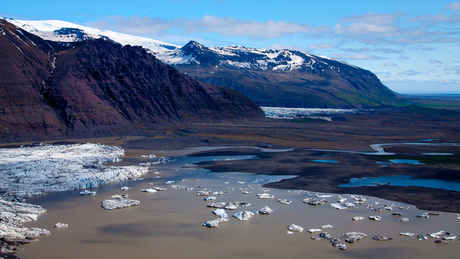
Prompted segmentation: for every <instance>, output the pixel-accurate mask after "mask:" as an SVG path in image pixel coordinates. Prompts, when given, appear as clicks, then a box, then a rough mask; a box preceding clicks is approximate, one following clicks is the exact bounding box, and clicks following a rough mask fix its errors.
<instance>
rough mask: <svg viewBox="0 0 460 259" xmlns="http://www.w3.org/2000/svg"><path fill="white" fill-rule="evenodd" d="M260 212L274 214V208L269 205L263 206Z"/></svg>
mask: <svg viewBox="0 0 460 259" xmlns="http://www.w3.org/2000/svg"><path fill="white" fill-rule="evenodd" d="M258 213H259V214H272V213H273V210H272V209H271V208H270V207H268V206H265V207H263V208H261V209H260V210H259V211H258Z"/></svg>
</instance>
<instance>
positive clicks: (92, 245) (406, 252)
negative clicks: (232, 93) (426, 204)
mask: <svg viewBox="0 0 460 259" xmlns="http://www.w3.org/2000/svg"><path fill="white" fill-rule="evenodd" d="M99 142H101V143H102V141H99ZM104 142H106V143H111V142H108V141H104ZM112 143H113V144H116V143H115V142H112ZM187 152H191V150H182V151H165V152H162V151H155V150H152V151H145V150H126V156H125V157H124V158H123V161H122V162H120V163H119V164H118V165H127V164H133V163H140V162H149V161H151V159H149V158H143V157H141V155H148V154H155V155H156V156H157V157H161V156H167V157H176V158H177V160H175V161H172V162H170V163H167V164H165V165H155V166H152V167H151V169H152V172H153V171H158V172H160V174H159V176H160V177H161V178H156V176H157V175H154V174H153V173H149V174H148V175H145V177H144V179H143V180H138V181H129V182H123V183H115V184H109V185H104V186H101V187H99V188H97V189H94V190H95V191H97V194H96V195H95V196H80V195H78V193H79V191H68V192H61V193H51V194H48V195H45V196H42V197H34V198H30V199H28V200H27V202H28V203H32V204H39V205H41V206H43V207H44V208H46V209H47V210H48V211H47V212H46V213H45V214H43V215H42V216H40V217H39V219H38V221H35V222H30V223H27V224H25V225H26V226H28V227H40V228H45V229H48V230H50V231H51V233H52V234H51V235H50V236H43V237H41V238H40V241H39V242H36V243H33V244H28V245H25V246H22V247H21V248H22V249H23V250H22V251H20V252H19V253H18V256H19V257H21V258H23V259H40V258H47V259H50V258H69V259H72V258H78V259H80V258H214V257H218V258H305V257H308V258H435V257H439V256H442V257H446V258H457V256H458V254H459V253H460V241H459V240H458V237H457V238H456V239H455V240H451V241H449V242H450V244H447V245H442V244H436V243H434V240H435V239H433V238H430V237H428V240H423V241H419V240H418V239H417V237H416V235H417V234H427V233H433V232H437V231H440V230H445V231H449V232H451V233H452V234H453V235H457V236H458V235H460V220H458V219H457V218H456V215H455V214H452V213H440V215H439V216H430V218H417V217H416V214H421V213H424V212H425V211H420V210H418V209H416V208H415V207H414V206H411V205H407V204H401V203H396V204H397V205H398V207H399V206H400V207H404V210H401V209H399V208H396V209H394V210H393V211H388V210H383V211H381V212H373V211H371V210H370V209H369V208H367V205H368V204H372V205H374V206H382V205H383V204H385V203H393V202H391V201H386V200H382V199H376V198H374V197H369V201H367V202H366V203H365V204H364V205H361V206H359V208H357V209H348V210H336V209H334V208H332V207H331V206H330V204H331V203H334V202H336V201H337V196H333V197H330V198H327V199H328V200H329V203H328V204H325V205H321V206H311V205H307V204H304V203H303V202H302V200H303V199H305V198H308V197H310V194H311V193H309V192H305V191H296V190H276V189H267V188H263V187H262V184H263V183H264V182H266V181H271V180H274V179H275V178H276V177H273V176H264V175H252V174H242V173H237V172H234V173H210V172H208V171H206V170H202V169H196V168H193V167H190V166H189V165H190V164H192V163H194V162H196V161H207V160H212V159H224V158H222V157H206V158H197V157H193V158H190V157H186V156H185V154H186V153H187ZM228 162H229V163H231V159H230V160H229V161H228ZM167 181H175V182H174V184H180V185H184V186H185V187H193V188H194V189H193V190H192V191H186V190H185V189H171V187H170V185H168V184H166V182H167ZM148 183H154V186H161V187H167V188H168V189H167V191H164V192H157V193H142V192H140V190H141V189H144V188H150V187H151V185H149V184H148ZM122 186H129V187H130V188H131V189H130V190H128V191H121V190H120V187H122ZM200 187H201V188H200ZM202 188H208V189H209V190H211V191H224V192H225V193H224V194H223V195H213V196H216V198H217V199H216V201H215V202H219V201H229V202H234V201H245V202H249V203H251V204H252V205H251V206H250V207H246V208H239V209H237V210H234V211H227V214H228V215H229V217H230V218H231V219H230V222H228V223H224V224H220V227H219V228H215V229H210V228H207V227H204V226H202V225H203V223H205V222H206V221H208V220H212V219H215V218H216V216H215V215H214V214H212V212H211V211H212V210H213V209H211V208H207V207H206V204H207V203H208V202H214V201H204V200H203V198H204V197H202V196H197V195H196V191H197V190H200V189H202ZM232 188H233V189H232ZM242 190H248V191H252V194H243V192H242ZM263 190H265V191H269V193H270V194H272V195H274V196H275V199H269V200H267V199H258V197H257V196H256V194H258V193H262V192H263ZM122 193H123V194H125V193H126V194H129V197H130V198H133V199H136V200H139V201H140V202H141V204H140V205H139V206H136V207H131V208H126V209H119V210H110V211H109V210H104V209H103V208H102V207H101V201H102V200H104V199H109V198H110V196H112V195H114V194H122ZM343 196H344V197H345V198H348V199H347V201H350V202H352V199H351V198H350V197H349V195H343ZM282 198H286V199H289V200H292V201H293V202H292V204H290V205H283V204H280V203H279V202H278V201H277V200H278V199H282ZM376 202H378V203H379V205H376V204H375V203H376ZM264 206H269V207H270V208H272V209H273V211H274V212H273V213H272V214H270V215H259V214H257V211H258V210H259V209H260V208H262V207H264ZM243 210H248V211H252V212H253V213H255V215H254V216H253V217H252V218H251V219H249V220H248V221H238V220H237V219H235V218H233V217H232V215H233V214H235V213H237V212H239V211H243ZM393 212H401V213H402V214H403V217H408V218H409V219H410V221H409V222H400V221H399V219H400V217H396V216H392V215H391V214H392V213H393ZM371 215H379V216H381V217H382V218H383V220H382V221H372V220H369V219H368V217H369V216H371ZM353 216H363V217H365V218H366V219H365V220H362V221H356V222H355V221H352V220H351V218H352V217H353ZM57 222H63V223H68V224H69V227H68V228H64V229H55V228H53V226H54V225H55V224H56V223H57ZM292 223H294V224H297V225H300V226H302V227H304V228H305V230H304V232H302V233H293V234H288V233H287V228H286V227H287V226H288V225H289V224H292ZM326 224H331V225H333V226H334V227H335V228H334V229H325V230H324V231H327V232H328V233H330V234H331V235H332V236H333V237H337V238H340V236H341V235H342V234H344V233H346V232H351V231H357V232H364V233H365V234H367V235H368V237H367V238H365V239H363V240H359V241H356V242H355V243H353V244H348V243H347V250H345V251H342V250H339V249H338V248H335V247H333V246H331V244H330V242H329V241H328V240H325V239H321V240H313V239H311V237H312V236H317V235H318V233H313V234H310V233H309V232H307V230H308V229H311V228H320V227H321V226H323V225H326ZM400 232H412V233H415V236H412V237H406V236H401V235H399V233H400ZM379 234H380V235H385V236H389V237H392V238H393V240H390V241H375V240H372V237H373V236H374V235H379Z"/></svg>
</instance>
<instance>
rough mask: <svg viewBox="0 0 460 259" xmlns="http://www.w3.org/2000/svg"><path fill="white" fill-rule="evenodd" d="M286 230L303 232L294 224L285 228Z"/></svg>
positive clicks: (301, 228)
mask: <svg viewBox="0 0 460 259" xmlns="http://www.w3.org/2000/svg"><path fill="white" fill-rule="evenodd" d="M287 229H289V230H290V231H294V232H303V227H301V226H299V225H296V224H290V225H289V226H287Z"/></svg>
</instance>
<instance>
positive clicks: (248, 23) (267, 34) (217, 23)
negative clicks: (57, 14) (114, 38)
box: [87, 15, 331, 39]
mask: <svg viewBox="0 0 460 259" xmlns="http://www.w3.org/2000/svg"><path fill="white" fill-rule="evenodd" d="M87 25H89V26H94V25H97V26H98V27H104V28H110V29H113V28H118V30H119V31H121V32H125V33H132V34H141V35H149V34H150V35H151V34H158V33H166V32H167V31H168V30H171V29H176V30H180V31H183V32H185V33H219V34H221V35H225V36H237V37H238V36H245V37H251V38H255V39H271V38H280V37H283V36H286V35H292V34H301V35H309V34H323V35H324V34H329V33H330V30H331V28H330V27H329V26H312V25H308V24H303V23H292V22H284V21H274V20H269V21H266V22H260V21H255V20H240V19H237V18H233V17H218V16H212V15H205V16H203V17H202V18H200V19H187V18H178V19H173V20H164V19H160V18H153V17H140V16H130V17H122V16H110V17H107V20H106V21H97V22H92V23H88V24H87Z"/></svg>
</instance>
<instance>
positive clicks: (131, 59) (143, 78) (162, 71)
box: [0, 20, 264, 142]
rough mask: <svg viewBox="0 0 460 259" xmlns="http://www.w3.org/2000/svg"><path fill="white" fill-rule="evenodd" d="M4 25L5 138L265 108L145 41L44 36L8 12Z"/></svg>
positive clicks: (0, 40) (245, 114) (1, 136)
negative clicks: (179, 66)
mask: <svg viewBox="0 0 460 259" xmlns="http://www.w3.org/2000/svg"><path fill="white" fill-rule="evenodd" d="M0 30H1V31H2V33H0V141H1V142H19V141H24V140H28V141H30V140H39V139H53V138H62V137H83V136H85V137H89V136H104V135H113V134H115V133H117V134H120V132H125V133H126V132H129V133H132V132H138V131H139V130H145V129H149V128H152V127H155V126H156V125H158V124H166V123H171V122H177V121H189V120H204V119H206V120H217V119H219V120H220V119H228V118H254V117H263V116H264V114H263V111H262V110H261V109H260V108H259V107H258V106H257V105H256V104H255V103H253V102H252V101H250V100H249V99H248V98H247V97H245V96H243V95H242V94H240V93H238V92H236V91H235V90H232V89H227V88H223V87H219V86H211V85H208V84H205V83H201V82H199V81H197V80H195V79H192V78H190V77H188V76H187V75H185V74H183V73H181V72H179V71H178V70H176V69H175V68H173V67H171V66H169V65H166V64H164V63H163V62H162V61H160V60H158V59H156V58H155V57H154V56H153V55H152V54H150V53H148V52H147V51H146V50H145V49H143V48H142V47H132V46H130V45H127V46H122V45H121V44H118V43H115V42H113V41H111V40H109V39H107V38H100V39H90V40H85V41H80V42H72V43H58V42H52V41H45V40H43V39H41V38H39V37H37V36H35V35H33V34H30V33H28V32H26V31H24V30H22V29H19V28H17V27H15V26H13V25H12V24H10V23H8V22H7V21H5V20H0Z"/></svg>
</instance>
